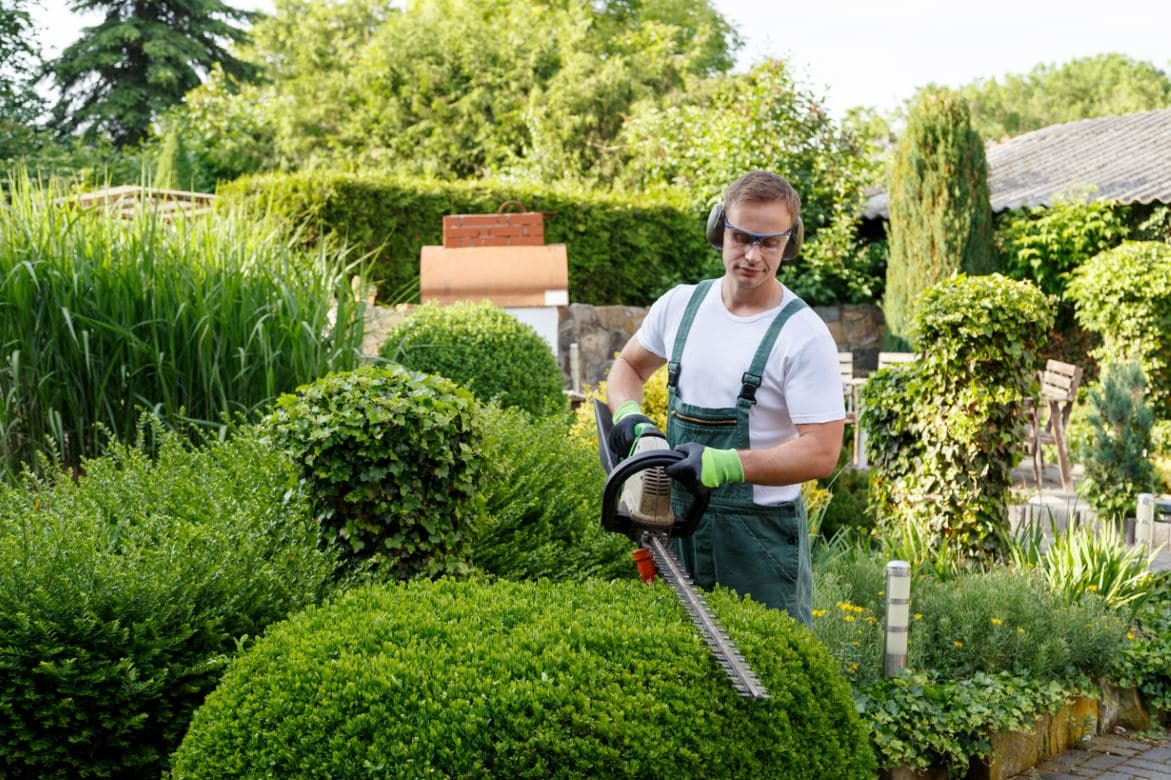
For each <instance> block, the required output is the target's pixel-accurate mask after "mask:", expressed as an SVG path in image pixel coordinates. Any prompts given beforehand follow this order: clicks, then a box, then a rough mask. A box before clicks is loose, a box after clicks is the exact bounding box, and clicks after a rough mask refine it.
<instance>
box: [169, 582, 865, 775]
mask: <svg viewBox="0 0 1171 780" xmlns="http://www.w3.org/2000/svg"><path fill="white" fill-rule="evenodd" d="M710 602H711V604H712V607H713V609H714V610H715V612H716V613H717V614H718V615H719V616H720V619H721V621H722V622H723V623H724V625H725V626H726V627H727V628H728V630H729V632H730V634H731V635H732V637H733V638H734V639H735V640H736V642H737V643H738V644H739V646H740V648H741V650H742V651H743V652H744V655H745V657H746V659H747V660H748V661H749V663H751V664H752V666H753V668H754V669H755V670H756V671H757V673H758V674H759V676H760V678H761V680H762V682H763V683H764V684H765V685H766V686H767V687H768V689H769V692H770V694H771V696H772V698H771V699H769V700H765V701H752V700H746V699H741V698H739V697H738V696H737V695H736V693H735V692H734V690H733V689H732V687H731V686H730V685H729V684H728V681H727V679H726V678H725V677H724V674H723V673H722V672H721V671H720V670H719V668H718V667H717V666H716V665H715V664H714V663H713V661H712V659H711V657H710V655H709V654H708V651H707V648H706V646H705V645H704V644H703V642H702V641H701V640H700V639H699V637H698V636H697V634H696V632H695V629H694V627H693V626H692V624H691V621H690V620H689V619H688V618H687V616H686V615H685V613H684V611H683V609H682V608H681V607H680V606H679V604H678V602H677V601H676V599H675V598H674V597H673V596H671V595H670V594H669V592H668V591H667V589H666V586H665V585H662V584H659V585H656V586H653V587H647V586H644V585H642V584H641V583H637V582H624V583H613V582H609V583H608V582H600V581H590V582H586V583H572V584H571V583H561V584H559V583H549V582H537V583H506V582H497V583H495V584H492V585H487V584H483V583H477V582H471V581H463V582H456V581H451V580H443V581H439V582H425V581H415V582H411V583H406V584H398V585H385V584H383V585H375V586H370V587H365V588H360V589H356V590H353V591H350V592H349V593H347V594H345V596H343V597H342V598H340V599H339V600H338V601H337V602H336V603H334V604H332V605H331V606H329V607H326V608H312V609H309V610H308V611H306V612H305V613H303V614H301V615H299V616H297V617H295V618H293V619H292V620H290V621H289V622H287V623H285V624H283V625H281V626H279V627H275V628H274V629H273V630H271V631H270V632H269V633H268V634H267V635H266V636H265V637H264V638H263V639H261V640H260V641H259V642H257V643H256V644H255V645H254V646H253V647H252V648H251V649H250V650H249V651H248V652H247V653H246V654H244V655H243V656H241V657H239V658H238V659H236V660H235V661H234V662H233V664H232V666H231V668H230V670H229V671H228V672H227V674H226V675H225V677H224V680H223V683H222V684H221V685H220V687H219V689H218V690H217V691H216V692H215V693H213V694H212V695H211V696H209V697H208V698H207V700H206V702H205V704H204V706H203V707H202V708H201V709H200V710H199V712H198V713H197V714H196V717H195V719H194V721H193V723H192V726H191V729H190V730H189V731H188V733H187V736H186V738H185V739H184V741H183V744H182V746H181V747H180V748H179V750H178V751H177V752H176V753H175V756H174V761H173V777H174V778H175V780H185V779H187V778H200V777H225V776H233V777H239V776H261V775H266V776H267V775H273V776H279V777H289V776H302V777H306V776H307V777H349V776H354V775H355V774H357V773H359V772H360V773H362V774H367V773H374V774H380V775H386V776H392V777H420V776H423V775H425V774H435V775H438V776H447V777H515V778H528V777H533V778H538V777H539V778H551V777H552V778H568V777H643V778H645V777H667V776H672V777H674V776H680V777H712V778H729V777H794V778H797V777H807V778H823V777H841V778H852V777H857V778H872V777H874V776H875V774H876V767H875V763H874V757H873V754H872V752H871V750H870V747H869V744H868V741H867V738H866V733H865V729H864V726H863V725H862V723H861V722H860V721H859V719H858V716H857V714H856V713H855V711H854V702H853V700H852V698H851V696H850V690H849V686H848V685H847V684H846V682H845V680H844V679H843V678H842V677H841V675H840V674H839V673H838V671H837V668H836V664H835V662H834V660H833V659H832V658H831V657H830V656H829V654H828V653H827V652H826V651H825V648H824V647H822V646H821V644H820V643H819V642H818V641H817V640H816V639H815V638H814V637H813V636H812V635H811V634H809V633H808V632H807V631H805V630H804V629H803V628H802V627H800V626H799V625H798V624H797V623H795V622H793V621H792V620H791V619H790V618H789V617H788V616H786V615H785V614H783V613H781V612H777V611H775V610H770V609H766V608H764V607H762V606H761V605H759V604H755V603H752V602H749V601H741V600H740V599H738V598H737V597H735V596H734V595H733V594H731V593H730V592H729V591H726V590H724V589H718V590H717V591H715V592H713V593H712V594H711V596H710Z"/></svg>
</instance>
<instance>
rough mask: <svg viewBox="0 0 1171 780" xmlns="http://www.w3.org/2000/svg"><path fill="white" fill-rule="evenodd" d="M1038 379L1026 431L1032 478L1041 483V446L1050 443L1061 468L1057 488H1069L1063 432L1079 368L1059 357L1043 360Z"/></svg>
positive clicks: (1042, 462) (1079, 382)
mask: <svg viewBox="0 0 1171 780" xmlns="http://www.w3.org/2000/svg"><path fill="white" fill-rule="evenodd" d="M1038 379H1040V381H1041V393H1040V397H1039V399H1037V401H1034V402H1033V403H1030V404H1029V431H1028V439H1027V441H1026V442H1025V451H1026V452H1027V453H1029V454H1031V455H1032V456H1033V477H1034V478H1035V479H1036V480H1037V484H1038V485H1041V484H1042V482H1041V478H1042V475H1043V474H1044V473H1045V461H1044V456H1043V455H1042V454H1041V445H1043V444H1051V445H1053V446H1054V448H1056V450H1057V466H1058V469H1060V471H1061V489H1062V490H1064V491H1066V492H1070V491H1072V490H1073V475H1072V473H1071V469H1070V464H1069V449H1068V445H1067V443H1066V440H1065V431H1066V428H1067V427H1068V426H1069V415H1070V412H1072V411H1073V402H1074V400H1075V399H1076V398H1077V389H1078V385H1080V384H1081V381H1082V369H1081V368H1080V367H1078V366H1075V365H1073V364H1071V363H1062V362H1061V361H1060V360H1047V361H1045V370H1043V371H1039V372H1038Z"/></svg>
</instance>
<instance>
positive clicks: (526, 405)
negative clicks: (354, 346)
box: [381, 301, 568, 416]
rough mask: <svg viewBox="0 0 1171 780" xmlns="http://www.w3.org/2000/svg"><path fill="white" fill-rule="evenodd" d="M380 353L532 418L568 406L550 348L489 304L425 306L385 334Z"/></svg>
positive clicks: (530, 331)
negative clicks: (522, 412) (444, 378)
mask: <svg viewBox="0 0 1171 780" xmlns="http://www.w3.org/2000/svg"><path fill="white" fill-rule="evenodd" d="M381 354H382V357H384V358H386V359H388V360H391V361H393V362H395V363H399V364H402V365H404V366H406V367H407V368H410V369H413V370H415V371H423V372H426V373H428V374H439V375H440V376H445V377H447V378H448V379H451V380H453V381H455V382H458V383H459V384H461V385H463V386H464V387H466V388H468V389H469V390H471V391H472V394H473V395H475V396H476V397H477V398H479V399H480V400H481V401H483V402H489V401H496V402H498V403H499V404H500V405H501V406H505V407H518V408H520V409H524V410H525V411H527V412H528V413H530V414H532V415H536V416H545V415H550V414H556V413H559V412H564V411H565V410H566V408H567V406H568V405H567V402H566V398H565V393H564V392H563V389H564V381H563V380H562V378H561V368H560V366H558V365H557V358H555V357H553V352H552V350H550V349H549V345H548V344H546V343H545V340H544V339H543V338H541V336H540V334H539V333H537V331H535V330H534V329H533V328H532V327H531V326H529V325H526V324H524V323H523V322H521V321H520V320H518V319H517V318H516V317H514V316H512V315H511V314H509V313H508V312H506V311H504V310H503V309H500V308H497V307H496V306H493V305H492V304H491V303H488V302H487V301H484V302H482V303H472V302H471V301H460V302H458V303H455V304H452V305H451V306H438V305H435V304H430V303H429V304H424V305H423V306H420V307H419V308H417V309H415V311H414V312H413V313H412V314H411V315H410V316H409V317H406V318H405V319H403V320H402V321H401V322H399V323H398V324H397V325H395V326H394V327H393V328H391V329H390V331H389V332H387V334H386V340H385V341H384V342H383V344H382V348H381Z"/></svg>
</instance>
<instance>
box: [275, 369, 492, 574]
mask: <svg viewBox="0 0 1171 780" xmlns="http://www.w3.org/2000/svg"><path fill="white" fill-rule="evenodd" d="M265 425H266V427H267V430H269V431H270V432H271V434H272V436H273V437H274V439H275V440H276V441H277V442H278V444H279V445H280V446H283V447H285V448H287V450H288V452H289V453H290V456H291V458H292V460H293V461H294V462H295V463H296V464H297V466H298V468H299V470H300V478H301V483H302V484H303V485H305V487H306V489H307V490H308V491H309V495H310V497H311V501H312V506H313V515H314V517H315V518H316V519H317V522H318V524H319V527H320V529H321V540H322V542H323V543H324V544H326V545H335V544H336V545H338V546H339V547H340V548H341V549H342V550H344V552H345V555H346V556H347V557H348V558H349V562H351V563H357V564H359V566H362V565H368V564H370V563H373V564H374V565H375V566H376V567H377V568H378V569H379V570H381V571H382V572H384V573H385V574H386V575H387V576H391V577H397V578H402V579H407V578H410V577H414V576H426V577H436V576H439V575H441V574H463V573H466V572H467V569H468V566H467V555H468V540H469V536H470V531H471V529H472V528H474V527H475V525H476V522H477V520H478V519H479V517H480V515H481V507H482V505H483V501H482V499H481V498H480V496H479V495H478V494H477V492H476V487H477V484H478V482H479V477H480V473H481V470H482V469H483V467H484V461H483V457H482V456H481V454H480V436H481V434H480V422H479V406H478V404H477V403H476V400H475V398H473V397H472V394H471V393H470V392H468V391H467V390H466V389H464V388H462V387H459V386H458V385H456V384H455V383H454V382H452V381H451V380H450V379H445V378H444V377H441V376H434V375H431V374H421V373H417V372H414V371H410V370H408V369H406V368H403V367H402V366H400V365H395V364H390V365H388V366H386V367H376V366H363V367H362V368H359V369H356V370H354V371H347V372H342V373H337V374H329V375H328V376H325V377H322V378H321V379H319V380H317V381H316V382H314V383H313V384H311V385H304V386H302V387H299V388H297V392H296V394H289V395H282V396H281V397H280V398H278V399H277V406H276V409H275V410H274V411H273V413H272V414H271V415H270V416H269V417H268V419H267V420H265Z"/></svg>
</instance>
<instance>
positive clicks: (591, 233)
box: [217, 170, 713, 306]
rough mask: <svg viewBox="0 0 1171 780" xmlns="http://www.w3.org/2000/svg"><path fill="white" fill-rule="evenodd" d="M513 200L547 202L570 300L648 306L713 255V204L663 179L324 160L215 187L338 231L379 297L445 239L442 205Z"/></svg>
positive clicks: (282, 216) (228, 199) (409, 281)
mask: <svg viewBox="0 0 1171 780" xmlns="http://www.w3.org/2000/svg"><path fill="white" fill-rule="evenodd" d="M506 200H520V201H521V202H523V203H524V204H525V206H526V207H527V208H529V209H530V210H532V211H540V212H543V213H545V214H546V215H547V216H546V218H545V241H546V243H550V244H556V243H563V244H566V245H567V246H568V247H569V298H570V300H572V301H577V302H581V303H593V304H626V305H629V306H649V305H650V304H651V303H652V302H653V301H654V300H655V298H657V297H658V295H659V294H660V293H662V292H663V291H665V290H667V289H668V288H670V287H671V286H672V285H674V284H676V283H678V282H695V281H698V280H699V279H701V278H703V273H704V268H705V267H707V266H701V265H697V264H696V258H701V257H710V256H713V253H712V250H711V248H710V247H709V246H708V245H707V240H706V239H705V238H704V232H703V225H704V219H705V218H706V217H707V212H706V209H705V210H704V211H703V212H702V213H697V212H696V211H695V209H694V208H692V207H691V206H690V205H689V203H688V199H687V196H686V193H684V192H672V191H669V190H666V189H664V190H661V191H660V192H659V194H657V195H655V196H653V197H648V196H646V195H644V194H641V193H639V194H632V195H621V194H613V193H601V192H596V191H591V190H587V189H584V188H582V187H572V186H565V187H558V188H547V187H539V186H536V185H531V184H519V183H516V182H501V181H491V180H487V179H477V180H468V181H440V180H438V179H433V178H412V177H405V176H399V175H391V174H385V173H339V172H334V171H327V170H316V171H301V172H297V173H292V174H265V175H258V176H248V177H243V178H241V179H238V180H236V181H234V182H232V183H230V184H227V185H224V186H223V187H221V188H220V189H219V199H218V201H217V207H223V208H231V207H233V206H235V205H239V206H240V207H241V208H244V209H252V210H263V211H267V212H268V213H270V214H271V215H272V216H273V217H275V218H276V219H277V220H279V221H281V222H283V223H284V224H285V225H286V226H287V228H288V230H289V232H290V234H291V235H295V236H297V237H298V240H300V241H304V242H307V243H310V244H316V243H317V242H318V241H320V240H321V239H323V238H325V237H328V236H332V237H334V238H337V239H340V240H341V241H342V242H344V243H345V244H346V245H347V246H350V247H351V248H353V249H355V250H356V251H357V252H358V253H359V254H362V255H369V257H370V262H371V271H370V272H371V276H372V278H373V279H374V281H375V282H376V283H377V285H378V290H379V297H380V298H382V299H383V300H391V301H395V302H400V301H401V300H402V299H403V291H404V290H410V289H412V288H413V289H415V290H417V289H418V279H419V255H420V252H421V249H422V247H423V246H424V245H439V244H442V243H443V217H444V215H446V214H481V213H493V212H495V211H496V210H497V209H498V208H499V207H500V204H501V203H503V202H504V201H506ZM416 298H417V293H416Z"/></svg>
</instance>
